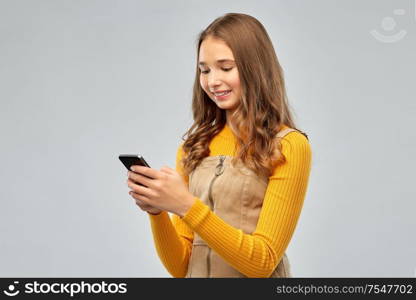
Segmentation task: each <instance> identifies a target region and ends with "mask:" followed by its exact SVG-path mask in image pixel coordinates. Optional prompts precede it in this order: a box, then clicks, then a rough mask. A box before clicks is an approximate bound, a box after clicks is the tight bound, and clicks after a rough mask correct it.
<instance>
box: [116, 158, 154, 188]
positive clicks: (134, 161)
mask: <svg viewBox="0 0 416 300" xmlns="http://www.w3.org/2000/svg"><path fill="white" fill-rule="evenodd" d="M118 158H119V159H120V161H121V162H122V163H123V165H124V166H125V167H126V169H127V170H129V171H131V169H130V167H131V166H133V165H140V166H144V167H148V168H150V166H149V164H148V163H147V162H146V160H145V159H144V158H143V156H141V155H137V154H120V155H119V156H118ZM148 178H149V177H148ZM137 184H139V185H141V186H144V185H143V184H141V183H139V182H137Z"/></svg>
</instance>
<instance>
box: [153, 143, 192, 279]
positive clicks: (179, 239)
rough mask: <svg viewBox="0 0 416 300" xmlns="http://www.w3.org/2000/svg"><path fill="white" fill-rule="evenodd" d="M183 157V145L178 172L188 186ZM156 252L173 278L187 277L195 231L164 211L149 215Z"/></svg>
mask: <svg viewBox="0 0 416 300" xmlns="http://www.w3.org/2000/svg"><path fill="white" fill-rule="evenodd" d="M182 156H183V151H182V145H181V146H180V147H179V148H178V151H177V154H176V171H177V172H178V173H179V174H181V175H182V177H183V179H184V181H185V182H186V183H187V184H188V177H187V176H185V175H184V173H183V168H182V165H181V163H180V161H181V159H182ZM148 215H149V217H150V224H151V228H152V234H153V240H154V244H155V247H156V251H157V253H158V255H159V258H160V260H161V261H162V263H163V265H164V266H165V268H166V269H167V270H168V272H169V273H170V274H171V275H172V276H173V277H185V275H186V273H187V271H188V262H189V258H190V256H191V251H192V241H193V231H192V230H191V229H190V228H189V227H188V225H186V224H185V223H184V222H183V221H182V220H181V219H180V217H179V216H177V215H175V214H173V215H172V217H170V216H169V214H168V213H167V212H166V211H164V212H162V213H160V214H159V215H152V214H148Z"/></svg>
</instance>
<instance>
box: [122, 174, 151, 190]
mask: <svg viewBox="0 0 416 300" xmlns="http://www.w3.org/2000/svg"><path fill="white" fill-rule="evenodd" d="M128 177H129V179H130V180H131V181H133V182H135V183H137V182H138V183H141V184H144V185H145V186H147V187H150V188H153V187H154V186H153V180H154V179H149V178H148V177H146V176H143V175H140V174H138V173H135V172H129V174H128Z"/></svg>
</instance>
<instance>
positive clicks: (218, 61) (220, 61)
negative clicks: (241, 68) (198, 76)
mask: <svg viewBox="0 0 416 300" xmlns="http://www.w3.org/2000/svg"><path fill="white" fill-rule="evenodd" d="M223 62H234V61H233V60H232V59H227V58H223V59H218V60H217V63H223ZM199 65H201V66H205V65H206V63H205V62H204V61H200V62H199Z"/></svg>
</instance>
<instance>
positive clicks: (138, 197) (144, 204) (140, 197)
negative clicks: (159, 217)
mask: <svg viewBox="0 0 416 300" xmlns="http://www.w3.org/2000/svg"><path fill="white" fill-rule="evenodd" d="M131 196H132V197H133V198H134V200H135V201H136V204H137V205H138V206H140V208H141V209H143V210H149V209H151V208H153V206H151V205H149V204H147V202H146V200H144V199H146V197H145V196H143V195H139V194H137V193H133V192H131Z"/></svg>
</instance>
